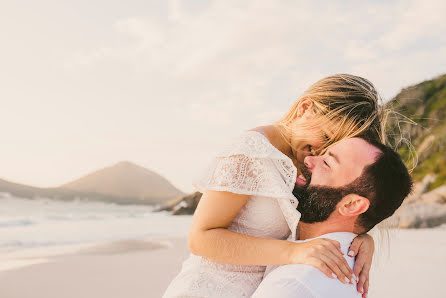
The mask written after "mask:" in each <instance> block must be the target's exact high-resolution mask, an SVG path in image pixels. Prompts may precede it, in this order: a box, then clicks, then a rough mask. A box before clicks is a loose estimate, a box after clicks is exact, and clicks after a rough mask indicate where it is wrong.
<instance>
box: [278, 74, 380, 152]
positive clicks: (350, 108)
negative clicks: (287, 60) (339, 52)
mask: <svg viewBox="0 0 446 298" xmlns="http://www.w3.org/2000/svg"><path fill="white" fill-rule="evenodd" d="M307 98H308V99H311V101H312V102H313V112H314V113H315V114H317V115H321V116H323V117H315V119H314V120H313V121H307V122H306V123H304V124H302V123H300V124H299V128H298V129H301V130H302V129H305V128H307V129H316V128H319V127H322V126H325V127H330V130H331V132H332V135H331V136H330V137H329V138H328V137H326V136H325V139H326V141H325V143H324V145H323V146H322V147H321V148H319V152H318V153H322V152H324V151H325V149H326V148H328V147H329V146H330V145H332V144H334V143H336V142H337V141H339V140H342V139H345V138H352V137H355V136H359V135H367V137H368V138H372V139H374V140H377V141H380V142H381V143H383V144H385V143H386V141H387V140H386V133H385V126H386V121H387V119H386V118H387V116H386V115H387V113H386V111H385V110H384V108H382V107H383V105H382V99H381V97H380V95H379V94H378V92H377V91H376V89H375V87H374V86H373V84H372V83H371V82H370V81H369V80H367V79H364V78H361V77H359V76H354V75H350V74H335V75H331V76H328V77H325V78H323V79H321V80H319V81H317V82H316V83H315V84H313V85H312V86H310V88H308V89H307V90H306V91H305V92H304V93H303V94H302V96H301V97H300V98H298V99H297V100H296V102H295V103H294V104H293V105H292V106H291V108H290V110H289V111H288V112H287V113H286V114H285V115H284V116H283V117H282V118H281V119H280V120H279V121H277V122H276V123H275V125H276V126H277V127H278V128H279V131H280V133H281V134H282V137H283V138H284V139H285V140H286V141H287V142H288V144H290V145H291V143H292V142H291V141H290V140H291V138H294V140H296V138H297V141H298V142H305V136H303V135H302V136H299V135H296V133H295V132H296V127H294V125H293V124H294V123H295V121H294V120H295V119H296V118H297V117H299V116H300V115H299V114H298V113H299V111H298V106H299V104H300V102H301V101H302V100H304V99H307ZM302 125H304V127H302ZM321 134H323V132H322V131H321Z"/></svg>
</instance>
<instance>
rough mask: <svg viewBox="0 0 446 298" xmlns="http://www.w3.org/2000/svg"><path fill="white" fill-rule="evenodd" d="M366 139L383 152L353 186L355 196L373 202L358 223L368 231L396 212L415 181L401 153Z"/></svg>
mask: <svg viewBox="0 0 446 298" xmlns="http://www.w3.org/2000/svg"><path fill="white" fill-rule="evenodd" d="M363 139H364V140H365V141H367V142H368V143H369V144H370V145H372V146H374V147H376V148H378V149H379V150H380V151H381V153H380V154H379V156H378V157H377V159H376V160H375V162H374V163H373V164H371V165H368V166H366V167H365V168H364V170H363V172H362V174H361V176H360V177H359V178H357V179H356V180H355V181H354V182H353V183H352V184H353V185H352V186H353V187H354V188H355V190H356V191H355V193H356V194H358V195H361V196H363V197H365V198H367V199H368V200H369V201H370V207H369V209H368V210H367V211H366V212H364V213H363V214H361V215H359V217H358V220H357V224H358V225H359V226H361V227H362V228H364V229H365V231H364V232H367V231H369V230H370V229H372V228H373V227H374V226H375V225H376V224H378V223H379V222H381V221H383V220H384V219H386V218H388V217H390V216H391V215H392V214H393V213H395V211H396V210H397V209H398V207H400V206H401V204H402V203H403V200H404V199H405V198H406V197H407V196H408V195H409V193H410V192H411V190H412V186H413V182H412V178H411V177H410V174H409V172H408V170H407V168H406V166H405V165H404V163H403V161H402V160H401V157H400V155H399V154H398V153H396V152H395V151H394V150H393V149H392V148H390V147H388V146H386V145H383V144H381V143H380V142H377V141H376V140H373V139H371V138H367V137H363Z"/></svg>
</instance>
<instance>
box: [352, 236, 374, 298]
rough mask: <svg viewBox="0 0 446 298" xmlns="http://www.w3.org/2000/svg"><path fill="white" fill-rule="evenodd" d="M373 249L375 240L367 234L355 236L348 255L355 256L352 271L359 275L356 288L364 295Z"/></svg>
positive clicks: (367, 285)
mask: <svg viewBox="0 0 446 298" xmlns="http://www.w3.org/2000/svg"><path fill="white" fill-rule="evenodd" d="M374 251H375V242H374V241H373V238H372V236H370V235H369V234H363V235H359V236H357V237H356V238H355V239H354V240H353V242H352V245H351V246H350V249H349V251H348V255H349V256H351V257H354V256H356V261H355V267H354V268H353V272H354V273H355V275H356V276H358V277H359V281H358V285H357V290H358V292H359V293H361V294H362V297H364V298H365V297H366V296H367V293H368V291H369V273H370V267H371V266H372V259H373V252H374Z"/></svg>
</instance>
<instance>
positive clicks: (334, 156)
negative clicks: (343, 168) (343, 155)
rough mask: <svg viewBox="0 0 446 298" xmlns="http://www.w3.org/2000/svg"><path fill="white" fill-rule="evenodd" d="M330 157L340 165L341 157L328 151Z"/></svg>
mask: <svg viewBox="0 0 446 298" xmlns="http://www.w3.org/2000/svg"><path fill="white" fill-rule="evenodd" d="M328 155H329V156H331V157H333V158H334V159H335V161H336V162H337V163H339V157H338V156H337V155H336V154H334V153H333V152H331V151H328Z"/></svg>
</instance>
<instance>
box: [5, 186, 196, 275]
mask: <svg viewBox="0 0 446 298" xmlns="http://www.w3.org/2000/svg"><path fill="white" fill-rule="evenodd" d="M191 221H192V216H172V215H170V214H168V213H166V212H152V207H151V206H139V205H116V204H109V203H102V202H89V201H80V200H78V201H70V202H63V201H54V200H50V199H45V198H36V199H24V198H17V197H13V196H11V195H9V194H5V193H0V262H1V261H3V263H5V261H6V260H9V261H11V260H15V261H16V263H17V262H18V263H17V264H22V263H29V262H34V263H35V262H40V261H39V260H41V261H43V260H44V258H45V257H49V256H55V255H61V254H69V253H72V252H75V251H76V250H78V249H80V248H84V247H88V246H92V245H96V244H100V243H107V242H113V241H119V240H127V239H161V238H169V237H185V236H186V235H187V232H188V229H189V226H190V223H191ZM24 260H25V261H24ZM26 260H27V261H26ZM8 266H10V265H8ZM1 269H2V266H1V265H0V270H1Z"/></svg>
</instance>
